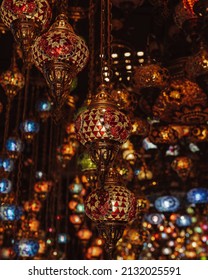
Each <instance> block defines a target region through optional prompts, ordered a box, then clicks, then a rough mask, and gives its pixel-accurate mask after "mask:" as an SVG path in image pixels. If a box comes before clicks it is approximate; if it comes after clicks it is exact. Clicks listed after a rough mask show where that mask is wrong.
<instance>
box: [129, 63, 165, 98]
mask: <svg viewBox="0 0 208 280" xmlns="http://www.w3.org/2000/svg"><path fill="white" fill-rule="evenodd" d="M169 79H170V74H169V71H168V70H167V69H166V68H165V67H163V66H161V65H159V64H157V63H155V62H153V61H152V60H151V59H147V61H146V62H145V63H144V64H143V65H140V66H137V67H136V68H135V71H134V76H133V88H134V90H135V92H136V93H138V94H142V93H146V92H148V91H151V90H152V91H155V90H157V91H158V90H159V91H160V90H161V89H164V88H166V87H167V86H168V83H169Z"/></svg>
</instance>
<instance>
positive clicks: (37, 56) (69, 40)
mask: <svg viewBox="0 0 208 280" xmlns="http://www.w3.org/2000/svg"><path fill="white" fill-rule="evenodd" d="M32 53H33V54H32V55H33V61H34V64H35V66H36V67H37V68H38V69H39V71H40V72H41V73H42V74H43V75H44V77H45V79H46V82H47V84H48V86H49V88H50V89H51V93H50V94H51V98H52V101H53V102H54V104H55V105H56V104H59V105H60V107H61V106H62V105H63V104H64V103H65V102H66V101H67V98H68V95H69V92H70V87H71V83H72V81H73V79H74V78H75V77H76V76H77V74H78V73H79V72H81V71H82V70H83V68H84V67H85V65H86V64H87V61H88V57H89V51H88V48H87V46H86V44H85V41H84V40H83V39H82V38H81V37H79V36H78V35H76V34H75V33H74V31H73V28H72V26H71V25H70V24H69V23H68V17H67V16H66V15H65V14H64V13H61V14H59V15H58V16H57V18H56V20H55V22H54V23H53V24H52V25H51V27H50V29H49V30H48V31H47V32H46V33H44V34H43V35H41V36H40V37H38V38H37V39H36V41H35V43H34V45H33V47H32Z"/></svg>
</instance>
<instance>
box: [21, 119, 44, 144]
mask: <svg viewBox="0 0 208 280" xmlns="http://www.w3.org/2000/svg"><path fill="white" fill-rule="evenodd" d="M20 129H21V131H22V133H23V135H24V137H25V139H26V140H29V141H30V140H32V139H33V138H34V135H35V134H36V133H38V132H39V129H40V126H39V123H38V122H36V121H35V120H34V119H27V120H25V121H24V122H22V123H21V124H20Z"/></svg>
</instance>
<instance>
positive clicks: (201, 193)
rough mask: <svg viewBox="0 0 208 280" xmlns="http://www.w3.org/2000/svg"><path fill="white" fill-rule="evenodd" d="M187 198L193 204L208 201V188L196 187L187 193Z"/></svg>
mask: <svg viewBox="0 0 208 280" xmlns="http://www.w3.org/2000/svg"><path fill="white" fill-rule="evenodd" d="M187 200H188V202H189V203H191V204H202V203H208V189H206V188H194V189H191V190H190V191H189V192H188V193H187Z"/></svg>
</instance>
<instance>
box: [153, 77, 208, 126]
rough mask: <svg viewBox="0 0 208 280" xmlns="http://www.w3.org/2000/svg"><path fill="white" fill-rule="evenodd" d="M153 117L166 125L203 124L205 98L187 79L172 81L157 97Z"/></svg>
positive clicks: (206, 112) (207, 114) (207, 115)
mask: <svg viewBox="0 0 208 280" xmlns="http://www.w3.org/2000/svg"><path fill="white" fill-rule="evenodd" d="M153 115H154V116H155V118H156V119H159V120H161V121H164V122H168V123H176V124H185V125H187V124H189V125H193V124H203V123H206V122H207V120H208V108H207V96H206V94H205V93H204V92H203V90H202V89H201V88H200V87H199V86H198V85H197V84H196V83H195V82H192V81H190V80H188V79H185V78H184V79H176V80H173V81H172V82H171V83H170V85H169V87H168V88H166V90H164V91H162V92H161V94H160V95H159V96H158V98H157V100H156V102H155V104H154V106H153Z"/></svg>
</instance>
